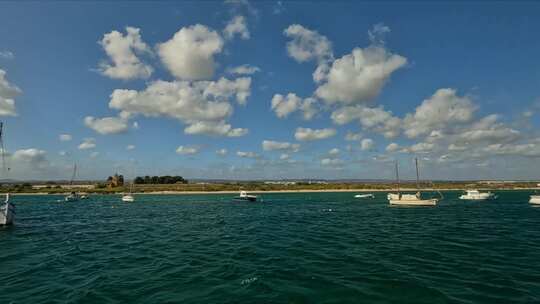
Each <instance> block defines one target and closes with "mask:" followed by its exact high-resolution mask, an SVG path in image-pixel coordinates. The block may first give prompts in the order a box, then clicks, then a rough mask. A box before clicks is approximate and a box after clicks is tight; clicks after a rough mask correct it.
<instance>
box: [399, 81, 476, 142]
mask: <svg viewBox="0 0 540 304" xmlns="http://www.w3.org/2000/svg"><path fill="white" fill-rule="evenodd" d="M475 111H476V106H475V105H474V104H473V103H472V101H471V100H470V98H469V97H467V96H463V97H460V96H458V95H457V94H456V91H455V90H454V89H439V90H437V91H436V92H435V94H433V96H431V97H430V98H428V99H426V100H424V101H423V102H422V104H421V105H420V106H418V107H417V108H416V111H415V112H414V113H413V114H407V115H406V116H405V118H404V120H403V122H404V129H405V135H407V137H409V138H416V137H418V136H420V135H425V134H429V133H430V132H432V131H433V130H442V129H446V128H447V127H449V126H453V125H456V124H463V123H467V122H469V121H471V120H472V119H473V116H474V112H475Z"/></svg>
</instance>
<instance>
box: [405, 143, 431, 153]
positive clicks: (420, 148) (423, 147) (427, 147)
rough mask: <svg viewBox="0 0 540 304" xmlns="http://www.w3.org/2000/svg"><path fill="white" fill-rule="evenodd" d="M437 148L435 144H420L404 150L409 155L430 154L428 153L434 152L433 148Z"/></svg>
mask: <svg viewBox="0 0 540 304" xmlns="http://www.w3.org/2000/svg"><path fill="white" fill-rule="evenodd" d="M434 147H435V145H434V144H432V143H426V142H420V143H416V144H414V145H412V146H410V147H408V148H404V149H403V152H408V153H428V152H431V151H432V150H433V148H434Z"/></svg>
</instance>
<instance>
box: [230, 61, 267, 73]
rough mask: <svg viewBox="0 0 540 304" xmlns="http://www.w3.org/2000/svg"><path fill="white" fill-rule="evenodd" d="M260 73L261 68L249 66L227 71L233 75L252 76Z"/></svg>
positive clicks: (244, 65) (245, 65)
mask: <svg viewBox="0 0 540 304" xmlns="http://www.w3.org/2000/svg"><path fill="white" fill-rule="evenodd" d="M260 71H261V69H260V68H258V67H256V66H253V65H249V64H243V65H240V66H237V67H234V68H228V69H227V73H229V74H232V75H251V74H255V73H257V72H260Z"/></svg>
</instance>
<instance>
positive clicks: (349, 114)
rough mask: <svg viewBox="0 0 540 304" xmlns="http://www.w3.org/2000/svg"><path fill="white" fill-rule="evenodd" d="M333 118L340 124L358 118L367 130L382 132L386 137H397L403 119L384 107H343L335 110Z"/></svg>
mask: <svg viewBox="0 0 540 304" xmlns="http://www.w3.org/2000/svg"><path fill="white" fill-rule="evenodd" d="M331 118H332V120H333V121H334V123H336V124H338V125H343V124H347V123H349V122H351V121H353V120H356V119H357V120H358V122H359V123H360V125H361V126H362V127H363V128H364V129H365V130H368V131H375V132H377V133H381V134H383V135H384V137H386V138H394V137H397V136H398V135H399V133H400V128H401V120H400V119H399V118H397V117H395V116H393V114H392V112H390V111H385V110H384V109H383V108H382V107H377V108H368V107H364V106H347V107H342V108H340V109H337V110H336V111H334V112H333V113H332V115H331Z"/></svg>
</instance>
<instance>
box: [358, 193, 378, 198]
mask: <svg viewBox="0 0 540 304" xmlns="http://www.w3.org/2000/svg"><path fill="white" fill-rule="evenodd" d="M354 198H375V195H373V194H372V193H367V194H357V195H355V196H354Z"/></svg>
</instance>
